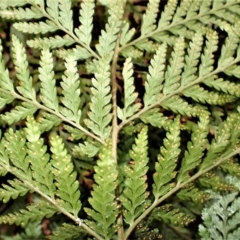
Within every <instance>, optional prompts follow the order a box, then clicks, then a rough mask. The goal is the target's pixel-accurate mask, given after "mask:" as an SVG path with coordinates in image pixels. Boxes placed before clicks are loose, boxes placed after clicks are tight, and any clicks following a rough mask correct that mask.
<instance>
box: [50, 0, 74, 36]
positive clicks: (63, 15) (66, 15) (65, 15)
mask: <svg viewBox="0 0 240 240" xmlns="http://www.w3.org/2000/svg"><path fill="white" fill-rule="evenodd" d="M53 2H56V1H53ZM55 4H56V3H55ZM58 7H59V10H60V11H59V18H58V21H59V23H60V24H61V25H62V26H63V27H64V28H65V29H67V30H68V31H70V32H72V31H73V19H72V16H73V12H72V9H71V1H70V0H61V1H59V5H58Z"/></svg>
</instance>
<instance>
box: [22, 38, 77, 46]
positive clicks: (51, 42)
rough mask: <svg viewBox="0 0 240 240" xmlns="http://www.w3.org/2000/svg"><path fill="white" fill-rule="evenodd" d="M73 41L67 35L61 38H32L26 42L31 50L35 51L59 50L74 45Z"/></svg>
mask: <svg viewBox="0 0 240 240" xmlns="http://www.w3.org/2000/svg"><path fill="white" fill-rule="evenodd" d="M74 43H75V41H74V40H73V39H72V38H71V37H69V36H68V35H65V36H63V37H60V36H55V37H49V38H48V37H45V38H34V39H31V40H28V41H27V44H28V46H29V47H31V48H37V49H43V48H48V49H55V48H60V47H62V46H70V45H72V44H74Z"/></svg>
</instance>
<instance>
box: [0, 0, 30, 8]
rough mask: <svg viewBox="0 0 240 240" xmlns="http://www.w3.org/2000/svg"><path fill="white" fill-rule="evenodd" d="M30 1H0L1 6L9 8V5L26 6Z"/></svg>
mask: <svg viewBox="0 0 240 240" xmlns="http://www.w3.org/2000/svg"><path fill="white" fill-rule="evenodd" d="M27 3H28V0H2V1H1V3H0V8H3V9H5V8H7V7H17V6H24V5H26V4H27Z"/></svg>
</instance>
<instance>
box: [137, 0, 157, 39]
mask: <svg viewBox="0 0 240 240" xmlns="http://www.w3.org/2000/svg"><path fill="white" fill-rule="evenodd" d="M159 3H160V0H150V1H149V2H148V5H147V9H146V13H145V14H144V15H143V20H142V25H141V35H146V34H148V33H151V32H152V31H154V30H155V29H156V24H155V23H156V18H157V13H158V6H159Z"/></svg>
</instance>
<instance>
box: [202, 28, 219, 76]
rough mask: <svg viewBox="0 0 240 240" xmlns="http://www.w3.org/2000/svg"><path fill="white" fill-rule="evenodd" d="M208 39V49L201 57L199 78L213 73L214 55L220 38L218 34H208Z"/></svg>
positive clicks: (205, 49)
mask: <svg viewBox="0 0 240 240" xmlns="http://www.w3.org/2000/svg"><path fill="white" fill-rule="evenodd" d="M206 38H207V41H206V47H205V48H204V52H203V54H202V55H201V64H200V66H199V77H202V76H204V75H207V74H208V73H210V72H211V71H213V53H214V52H215V51H216V50H217V46H218V36H217V33H216V32H212V33H209V34H207V35H206Z"/></svg>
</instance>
